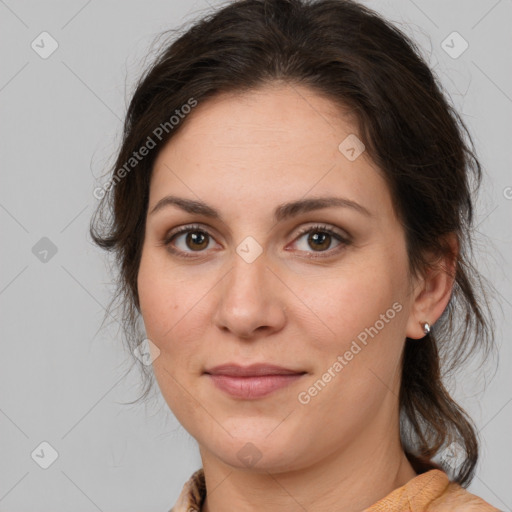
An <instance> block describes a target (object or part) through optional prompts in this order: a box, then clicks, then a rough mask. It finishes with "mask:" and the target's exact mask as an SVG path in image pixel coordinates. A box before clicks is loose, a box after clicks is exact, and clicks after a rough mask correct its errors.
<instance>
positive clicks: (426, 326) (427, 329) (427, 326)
mask: <svg viewBox="0 0 512 512" xmlns="http://www.w3.org/2000/svg"><path fill="white" fill-rule="evenodd" d="M421 326H422V327H423V332H424V333H425V335H427V334H428V333H429V332H430V324H429V323H428V322H423V323H421Z"/></svg>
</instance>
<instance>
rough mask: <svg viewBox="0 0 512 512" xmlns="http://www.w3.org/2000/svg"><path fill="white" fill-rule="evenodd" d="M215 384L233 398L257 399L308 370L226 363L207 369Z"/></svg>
mask: <svg viewBox="0 0 512 512" xmlns="http://www.w3.org/2000/svg"><path fill="white" fill-rule="evenodd" d="M204 373H205V374H206V375H207V376H208V378H209V379H210V380H211V381H212V382H213V384H214V385H215V386H216V387H217V388H218V389H220V390H222V391H224V392H225V393H227V394H228V395H230V396H231V397H233V398H240V399H244V400H250V399H257V398H262V397H264V396H267V395H269V394H271V393H273V392H275V391H277V390H279V389H283V388H285V387H287V386H288V385H290V384H292V383H293V382H295V381H296V380H298V379H300V378H301V377H302V376H303V375H305V374H306V373H307V372H306V371H302V370H292V369H290V368H284V367H281V366H276V365H269V364H253V365H251V366H245V367H244V366H240V365H237V364H232V363H230V364H225V365H221V366H216V367H214V368H210V369H208V370H205V372H204Z"/></svg>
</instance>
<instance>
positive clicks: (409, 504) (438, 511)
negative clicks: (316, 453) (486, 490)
mask: <svg viewBox="0 0 512 512" xmlns="http://www.w3.org/2000/svg"><path fill="white" fill-rule="evenodd" d="M205 497H206V485H205V479H204V472H203V468H201V469H198V470H197V471H196V472H195V473H194V474H193V475H192V476H191V477H190V479H189V480H188V481H187V482H186V483H185V485H184V486H183V489H182V491H181V494H180V496H179V497H178V501H177V502H176V504H175V505H174V507H173V508H172V509H171V510H170V511H169V512H201V507H202V505H203V502H204V498H205ZM363 512H500V510H499V509H497V508H495V507H493V506H492V505H490V504H489V503H487V502H486V501H484V500H483V499H481V498H479V497H478V496H475V495H474V494H471V493H470V492H468V491H467V490H466V489H464V488H463V487H461V486H460V485H459V484H456V483H455V482H451V481H450V479H449V478H448V475H447V474H446V473H445V472H444V471H442V470H440V469H431V470H429V471H426V472H424V473H422V474H419V475H418V476H416V477H414V478H412V479H411V480H409V481H408V482H407V483H406V484H405V485H403V486H402V487H398V488H397V489H395V490H394V491H392V492H391V493H389V494H388V495H387V496H385V497H384V498H382V499H380V500H379V501H378V502H377V503H375V504H373V505H372V506H371V507H369V508H367V509H365V510H364V511H363Z"/></svg>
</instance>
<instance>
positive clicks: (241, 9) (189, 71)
mask: <svg viewBox="0 0 512 512" xmlns="http://www.w3.org/2000/svg"><path fill="white" fill-rule="evenodd" d="M173 36H174V33H173ZM280 82H282V83H286V84H290V85H292V86H293V85H302V86H306V87H309V88H310V89H311V90H312V91H314V92H316V93H317V94H320V95H322V96H324V97H327V98H328V99H330V100H331V101H332V102H333V103H334V104H336V105H337V106H339V108H340V111H341V109H342V110H343V112H351V113H352V114H354V119H356V123H357V128H358V130H359V131H358V135H359V136H360V138H361V140H362V141H363V143H364V144H365V146H366V151H367V154H368V156H369V157H370V158H371V159H372V160H373V161H374V162H375V163H376V165H377V166H378V167H379V168H380V170H381V172H382V175H383V176H384V178H385V180H386V182H387V184H388V186H389V190H390V193H391V196H392V199H393V204H394V207H395V210H396V212H397V214H398V216H399V219H400V221H401V223H402V225H403V229H404V230H405V235H406V241H407V252H408V257H409V262H410V272H411V275H418V274H422V273H424V272H425V271H426V270H427V268H428V267H429V265H430V264H432V262H431V261H430V263H429V260H428V259H427V254H432V253H433V254H436V255H439V256H442V255H449V256H450V255H451V256H452V257H456V272H455V275H454V279H455V281H454V287H453V292H452V296H451V299H450V302H449V305H448V306H447V308H446V310H445V311H444V313H443V315H442V316H441V318H440V319H439V320H438V321H437V322H436V324H435V326H434V327H433V329H432V331H431V332H430V334H428V335H427V336H426V337H425V338H424V339H422V340H410V339H407V340H406V342H405V348H404V351H403V358H402V381H401V389H400V396H399V403H400V430H401V432H400V434H401V439H402V443H403V446H404V449H405V450H406V453H407V454H408V457H410V460H411V461H412V462H413V463H414V464H415V467H416V469H417V468H421V465H420V462H419V461H420V460H421V459H431V458H433V457H434V456H435V455H437V454H439V453H440V451H441V450H442V449H444V448H446V447H447V446H448V445H449V444H450V443H452V442H456V443H457V444H458V445H459V446H461V447H462V448H463V451H464V458H463V461H462V464H460V465H459V466H458V467H457V471H455V472H454V476H453V480H454V481H456V482H458V483H460V484H462V485H466V486H467V485H468V484H469V483H470V481H471V479H472V477H473V475H474V471H475V466H476V463H477V459H478V436H477V432H476V428H475V426H474V425H473V423H472V421H471V419H470V418H469V417H468V415H467V414H466V413H465V412H464V410H463V409H462V408H461V407H460V406H459V405H457V403H456V402H455V401H454V400H453V399H452V398H451V397H450V394H449V393H448V391H447V389H446V388H445V386H444V385H443V379H444V378H445V377H447V376H449V375H451V374H452V372H453V371H454V370H455V369H456V368H458V367H459V366H460V365H461V364H462V363H463V362H464V361H466V359H467V357H468V356H469V355H472V354H473V353H474V352H475V349H481V350H482V351H483V353H484V354H485V356H487V355H489V354H490V353H491V352H492V349H493V348H494V338H493V330H494V329H493V326H494V322H493V319H492V314H491V310H490V308H489V306H488V303H487V299H486V298H485V297H486V294H485V293H483V291H484V287H485V286H484V285H485V283H484V281H483V280H482V279H483V278H482V277H481V276H480V274H479V273H478V271H477V270H476V268H475V266H474V265H473V264H472V263H471V258H470V255H471V254H472V237H473V231H474V228H473V215H474V212H473V197H472V194H473V193H474V192H475V191H476V189H477V188H478V187H479V185H480V182H481V179H482V170H481V165H480V163H479V161H478V159H477V158H476V156H475V154H474V148H473V142H472V140H471V136H470V134H469V132H468V130H467V128H466V127H465V125H464V123H463V121H462V119H461V118H460V116H459V115H458V114H457V112H456V110H455V109H454V108H453V107H452V106H451V105H450V103H449V102H448V101H447V99H446V98H445V97H444V95H443V92H442V86H441V84H440V82H439V80H438V79H437V77H435V76H434V74H433V72H432V71H431V70H430V69H429V67H428V65H427V64H426V63H425V61H424V59H423V57H422V56H421V53H420V51H419V49H418V48H417V46H416V45H415V43H414V42H413V41H412V40H411V39H410V38H408V37H407V36H406V35H405V34H404V33H402V32H401V31H400V30H399V29H398V28H396V27H395V26H393V25H392V24H391V23H389V22H387V21H386V20H384V19H383V18H382V17H381V16H379V15H378V14H377V13H375V12H373V11H372V10H370V9H368V8H366V7H364V6H362V5H360V4H358V3H356V2H355V1H352V0H319V1H307V0H240V1H235V2H231V3H229V4H227V5H225V6H223V7H222V8H218V9H217V10H216V11H215V12H212V13H208V15H205V16H203V17H202V18H201V19H200V20H199V21H197V22H196V23H194V24H193V26H191V27H190V28H189V29H187V30H186V31H184V32H183V33H181V34H179V37H176V38H174V40H173V41H172V42H171V43H169V44H167V43H166V44H165V45H164V46H163V47H162V49H161V50H160V51H159V53H158V55H157V57H156V58H155V59H154V62H153V63H152V65H151V66H150V67H149V68H148V69H147V70H146V72H145V73H144V74H143V75H142V76H141V78H140V80H139V81H138V83H137V85H136V90H135V92H134V94H133V97H132V99H131V102H130V105H129V107H128V111H127V114H126V119H125V124H124V132H123V140H122V144H121V146H120V149H119V152H118V154H117V160H116V163H115V165H114V168H113V170H112V181H111V184H110V185H109V187H108V189H105V190H104V191H103V192H107V193H105V194H104V195H103V197H102V201H101V203H100V205H99V207H98V210H97V211H96V212H95V215H94V217H93V219H92V220H91V227H90V234H91V236H92V238H93V240H94V242H95V243H96V244H97V245H99V246H100V247H102V248H104V249H107V250H109V251H113V252H114V253H115V256H116V265H117V269H118V271H119V272H118V281H117V285H118V287H117V294H116V296H115V297H114V298H113V300H112V303H111V304H110V306H109V310H108V311H107V314H109V315H110V310H111V308H112V307H113V306H114V304H115V303H116V301H117V300H118V299H119V300H120V303H119V305H120V307H121V309H122V314H123V318H122V325H123V327H124V332H125V341H126V342H127V345H128V348H129V349H130V351H132V350H133V349H134V348H135V346H136V345H137V344H138V343H140V342H141V341H142V339H143V338H144V334H143V331H142V330H140V324H139V322H140V307H139V301H138V293H137V274H138V269H139V262H140V257H141V249H142V245H143V241H144V231H145V218H146V213H147V207H148V196H149V183H150V178H151V171H152V166H153V163H154V161H155V158H156V156H157V154H158V151H159V150H160V149H161V148H162V147H163V146H164V145H165V143H166V142H167V141H168V140H169V139H170V138H171V137H172V136H173V135H174V134H175V133H176V132H177V131H178V130H179V129H180V127H181V126H183V124H184V123H186V122H187V121H188V118H186V117H185V119H183V117H184V116H183V115H180V116H179V117H180V119H179V122H178V123H177V124H176V125H175V126H174V125H173V126H171V124H172V123H170V122H169V119H170V118H171V116H173V115H175V117H176V115H177V114H183V113H184V112H185V110H184V109H183V106H184V105H186V104H189V105H190V99H191V98H193V100H194V101H197V102H205V101H206V100H207V99H208V98H211V97H212V96H214V95H216V94H218V93H226V92H244V91H249V90H251V89H255V88H258V87H261V86H265V85H267V84H272V83H280ZM188 110H190V109H188ZM298 116H300V113H298ZM190 117H193V113H192V114H191V115H190ZM176 119H177V117H176ZM165 123H167V124H165ZM157 127H165V129H162V128H160V131H159V132H158V131H157V132H155V130H157ZM155 133H158V134H159V136H158V137H157V136H156V135H155ZM465 135H466V136H467V137H468V142H467V141H466V140H465ZM148 137H149V138H151V140H152V142H153V144H154V145H155V147H154V148H153V149H151V150H150V151H149V153H148V154H147V155H146V156H145V157H144V158H143V159H141V160H140V161H139V160H137V163H136V166H135V162H132V163H133V164H134V165H133V167H134V168H133V170H131V169H128V170H127V167H126V163H127V162H128V161H130V158H132V157H133V153H134V151H138V149H139V148H141V147H143V146H144V145H147V144H148V140H149V139H148ZM469 143H471V145H469ZM123 166H124V168H125V172H124V173H123V177H122V179H120V178H119V169H121V168H122V167H123ZM114 178H116V180H115V181H113V179H114ZM105 208H108V213H110V216H109V217H108V218H107V217H106V216H105ZM449 234H455V235H456V238H457V240H458V244H459V252H458V255H455V254H454V253H453V251H452V252H450V251H451V249H450V246H449V245H448V244H447V240H446V236H447V235H449ZM480 292H482V299H481V298H479V296H478V294H479V293H480ZM484 358H485V357H484ZM141 369H142V370H143V373H145V376H146V377H148V381H147V382H148V383H149V387H148V388H146V391H145V393H144V397H145V396H146V395H147V393H148V392H149V390H150V388H151V385H152V383H153V381H152V379H151V376H152V372H150V371H149V369H147V368H145V367H144V366H141ZM442 369H443V370H444V372H443V373H442V372H441V370H442ZM443 464H444V463H443V461H441V465H443ZM444 467H446V464H445V465H444ZM447 469H449V468H447ZM417 470H418V469H417Z"/></svg>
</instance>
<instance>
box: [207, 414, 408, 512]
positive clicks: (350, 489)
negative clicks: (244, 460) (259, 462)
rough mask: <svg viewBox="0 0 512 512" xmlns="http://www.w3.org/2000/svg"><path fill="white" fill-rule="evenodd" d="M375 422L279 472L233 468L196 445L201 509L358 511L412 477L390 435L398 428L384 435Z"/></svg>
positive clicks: (396, 441) (397, 442) (396, 439)
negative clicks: (336, 447)
mask: <svg viewBox="0 0 512 512" xmlns="http://www.w3.org/2000/svg"><path fill="white" fill-rule="evenodd" d="M376 423H378V422H376ZM376 423H375V424H373V425H370V426H369V427H368V428H367V429H366V430H365V431H364V432H362V433H360V435H358V438H357V440H355V441H354V442H352V443H350V444H349V445H348V446H344V447H343V449H341V450H340V451H339V452H335V453H331V454H330V455H329V456H328V457H327V458H323V459H321V460H319V461H318V462H317V463H316V464H314V465H309V466H307V467H305V468H301V469H293V470H290V471H286V472H279V473H273V472H272V469H271V468H268V469H258V470H254V468H253V469H251V470H248V469H239V468H234V467H232V466H229V465H226V464H224V463H223V462H222V461H220V460H219V458H218V457H215V456H214V455H213V454H212V453H211V452H209V451H208V450H206V449H205V448H204V447H201V448H200V452H201V458H202V461H203V468H204V475H205V481H206V488H207V495H206V499H205V502H204V504H203V508H202V512H222V511H225V510H244V511H248V512H252V511H261V510H265V511H266V512H277V511H279V512H281V511H282V510H290V509H291V508H294V509H295V508H296V509H297V510H300V509H302V510H315V512H327V511H329V512H332V511H333V510H334V511H337V510H340V511H341V510H343V511H344V512H361V511H362V510H364V509H365V508H368V507H370V506H371V505H373V504H374V503H375V502H377V501H378V500H380V499H382V498H383V497H385V496H386V495H388V494H389V493H390V492H392V491H393V490H394V489H396V488H398V487H401V486H402V485H405V484H406V483H407V482H408V481H409V480H411V479H412V478H414V477H415V476H417V475H416V472H415V471H414V469H413V467H412V466H411V464H410V462H409V460H408V459H407V457H406V456H405V453H404V451H403V449H402V447H401V444H400V439H399V436H398V435H397V436H393V435H391V434H392V432H398V429H397V428H396V429H395V428H393V429H392V430H387V429H386V432H385V434H386V435H383V430H382V425H378V426H377V425H376ZM395 426H396V427H397V425H394V427H395Z"/></svg>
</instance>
